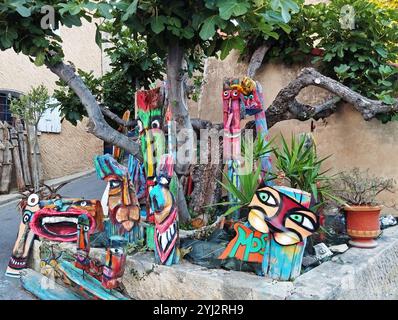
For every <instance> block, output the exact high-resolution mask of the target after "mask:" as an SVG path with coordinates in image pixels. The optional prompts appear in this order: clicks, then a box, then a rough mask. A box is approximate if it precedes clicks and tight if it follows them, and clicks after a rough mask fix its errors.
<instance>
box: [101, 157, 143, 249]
mask: <svg viewBox="0 0 398 320" xmlns="http://www.w3.org/2000/svg"><path fill="white" fill-rule="evenodd" d="M94 165H95V168H96V171H97V175H98V176H99V178H100V179H102V180H105V181H107V182H109V193H108V208H109V211H108V214H109V221H110V223H108V224H107V233H108V235H109V236H112V235H121V236H125V237H126V238H127V239H129V241H130V242H134V241H135V240H136V238H137V237H138V236H139V235H138V234H137V232H138V231H137V230H135V229H134V228H135V227H138V223H139V221H140V204H139V202H138V199H137V195H136V193H135V188H134V185H133V183H132V181H131V179H130V177H129V174H128V170H127V168H125V167H124V166H122V165H120V164H119V163H118V162H117V161H116V160H115V159H114V158H113V157H112V156H111V155H109V154H106V155H103V156H97V157H95V159H94ZM135 231H137V232H135Z"/></svg>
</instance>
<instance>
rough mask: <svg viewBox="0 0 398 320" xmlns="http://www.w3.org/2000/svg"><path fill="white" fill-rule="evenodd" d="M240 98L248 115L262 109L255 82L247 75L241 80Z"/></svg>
mask: <svg viewBox="0 0 398 320" xmlns="http://www.w3.org/2000/svg"><path fill="white" fill-rule="evenodd" d="M241 90H242V100H241V102H242V103H243V105H244V108H245V113H246V115H248V116H252V115H255V114H257V113H259V112H261V111H262V105H261V101H260V97H259V96H258V94H257V89H256V82H255V81H254V80H252V79H250V78H249V77H244V78H243V79H242V82H241Z"/></svg>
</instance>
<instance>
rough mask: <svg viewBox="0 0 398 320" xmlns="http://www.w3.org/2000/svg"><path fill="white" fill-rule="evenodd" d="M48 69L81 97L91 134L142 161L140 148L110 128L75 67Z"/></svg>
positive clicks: (63, 64) (63, 66)
mask: <svg viewBox="0 0 398 320" xmlns="http://www.w3.org/2000/svg"><path fill="white" fill-rule="evenodd" d="M47 67H48V68H49V69H50V70H51V71H52V72H53V73H54V74H56V75H57V76H58V77H59V78H60V79H62V80H64V81H65V82H66V83H67V84H68V86H69V87H70V88H71V89H72V90H73V91H74V92H75V94H76V95H77V96H78V97H79V99H80V101H81V102H82V104H83V105H84V107H85V108H86V111H87V114H88V117H89V120H90V123H89V132H91V133H92V134H94V135H95V136H96V137H97V138H99V139H101V140H103V141H105V142H108V143H110V144H112V145H115V146H118V147H120V148H123V149H125V150H127V151H128V152H129V153H131V154H132V155H134V156H135V157H137V158H138V159H140V160H141V161H142V155H141V148H140V146H139V145H138V144H137V143H135V142H133V141H132V140H131V139H129V138H128V137H127V136H125V135H124V134H122V133H120V132H118V131H117V130H115V129H113V128H112V127H111V126H109V124H108V123H107V122H106V121H105V119H104V115H103V113H102V111H101V108H100V106H99V105H98V103H97V101H96V99H95V97H94V96H93V95H92V93H91V92H90V90H89V89H88V88H87V87H86V85H85V84H84V82H83V80H82V79H81V78H80V77H79V76H78V75H76V73H75V71H74V69H73V67H71V66H69V65H66V64H65V63H63V62H60V63H57V64H56V65H50V64H48V65H47Z"/></svg>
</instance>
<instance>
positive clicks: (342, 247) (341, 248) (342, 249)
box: [329, 243, 348, 253]
mask: <svg viewBox="0 0 398 320" xmlns="http://www.w3.org/2000/svg"><path fill="white" fill-rule="evenodd" d="M329 250H330V251H332V252H334V253H343V252H346V251H347V250H348V246H347V245H346V244H345V243H343V244H340V245H338V246H331V247H329Z"/></svg>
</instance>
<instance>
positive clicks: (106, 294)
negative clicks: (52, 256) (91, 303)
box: [59, 261, 128, 300]
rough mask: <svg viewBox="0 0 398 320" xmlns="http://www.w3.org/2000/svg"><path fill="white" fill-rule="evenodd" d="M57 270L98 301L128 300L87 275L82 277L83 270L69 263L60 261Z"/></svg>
mask: <svg viewBox="0 0 398 320" xmlns="http://www.w3.org/2000/svg"><path fill="white" fill-rule="evenodd" d="M59 268H60V270H61V271H62V272H63V273H64V274H65V275H66V277H67V278H68V279H69V280H71V281H72V282H73V283H75V284H76V285H77V286H78V287H82V288H84V289H85V290H86V291H87V292H89V293H91V294H92V295H94V296H95V297H97V298H98V299H100V300H128V298H126V297H125V296H123V295H122V294H121V293H119V292H118V291H116V290H107V289H105V288H104V287H103V286H102V285H101V282H100V281H98V280H97V279H95V278H93V277H91V276H89V275H88V274H87V273H84V275H83V270H81V269H78V268H76V267H75V266H74V265H73V264H71V263H70V262H67V261H61V262H60V264H59Z"/></svg>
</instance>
